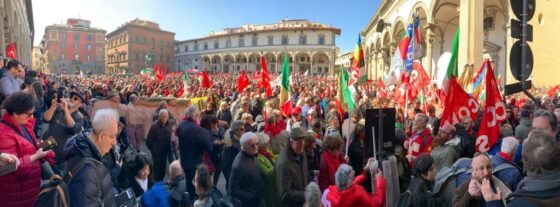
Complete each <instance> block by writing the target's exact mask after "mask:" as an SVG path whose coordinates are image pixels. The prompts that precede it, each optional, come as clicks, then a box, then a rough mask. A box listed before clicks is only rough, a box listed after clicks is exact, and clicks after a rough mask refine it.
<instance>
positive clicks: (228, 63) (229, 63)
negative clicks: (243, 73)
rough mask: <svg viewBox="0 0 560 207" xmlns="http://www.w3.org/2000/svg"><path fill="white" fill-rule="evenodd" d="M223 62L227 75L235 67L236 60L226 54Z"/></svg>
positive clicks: (229, 54) (231, 55)
mask: <svg viewBox="0 0 560 207" xmlns="http://www.w3.org/2000/svg"><path fill="white" fill-rule="evenodd" d="M223 60H224V61H223V63H224V64H223V65H224V68H223V69H222V71H223V72H225V73H227V72H229V71H232V69H233V65H234V64H235V58H234V57H233V54H231V53H227V54H225V55H224V57H223Z"/></svg>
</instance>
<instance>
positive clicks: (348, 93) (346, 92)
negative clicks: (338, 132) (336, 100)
mask: <svg viewBox="0 0 560 207" xmlns="http://www.w3.org/2000/svg"><path fill="white" fill-rule="evenodd" d="M341 70H342V83H341V84H342V87H343V88H342V91H343V94H342V95H343V99H344V104H347V105H348V111H352V109H354V100H353V98H352V94H353V92H352V90H351V87H348V79H349V78H350V77H349V75H348V69H343V68H341ZM352 88H353V87H352Z"/></svg>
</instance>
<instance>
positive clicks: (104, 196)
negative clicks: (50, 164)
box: [64, 133, 115, 207]
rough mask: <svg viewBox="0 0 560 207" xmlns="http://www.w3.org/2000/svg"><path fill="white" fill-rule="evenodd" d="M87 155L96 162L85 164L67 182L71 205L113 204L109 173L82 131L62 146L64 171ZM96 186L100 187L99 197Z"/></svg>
mask: <svg viewBox="0 0 560 207" xmlns="http://www.w3.org/2000/svg"><path fill="white" fill-rule="evenodd" d="M88 157H89V158H93V159H94V160H96V161H98V162H95V163H94V164H93V165H92V164H85V166H84V167H83V168H82V169H81V170H79V171H78V172H76V173H75V174H74V177H73V179H72V182H70V183H69V184H68V192H70V200H71V204H72V205H71V206H83V207H87V206H100V204H99V203H98V202H102V203H103V204H104V206H114V205H115V195H114V194H113V191H112V189H113V182H111V174H110V173H109V170H107V168H106V167H105V165H103V163H101V160H102V157H101V154H100V153H99V151H98V150H97V147H96V146H95V145H94V144H93V143H92V142H91V140H90V139H89V138H88V136H87V135H86V134H84V133H78V134H76V135H75V136H73V137H72V138H70V139H69V140H68V142H66V145H65V146H64V158H65V159H66V161H67V166H66V171H69V170H70V169H72V168H73V167H74V166H75V165H76V164H78V163H79V162H80V161H81V160H83V159H85V158H88ZM96 169H97V170H96ZM96 171H97V172H99V174H98V173H97V172H96ZM98 188H101V197H100V198H98Z"/></svg>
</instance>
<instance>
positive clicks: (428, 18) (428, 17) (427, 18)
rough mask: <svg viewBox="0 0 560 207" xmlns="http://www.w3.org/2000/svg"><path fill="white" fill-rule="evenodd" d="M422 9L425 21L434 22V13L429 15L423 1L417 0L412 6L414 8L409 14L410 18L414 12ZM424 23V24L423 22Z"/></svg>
mask: <svg viewBox="0 0 560 207" xmlns="http://www.w3.org/2000/svg"><path fill="white" fill-rule="evenodd" d="M420 11H422V12H423V13H424V17H425V19H424V21H425V22H427V23H433V20H432V15H428V11H430V10H428V8H427V7H426V4H425V3H424V2H423V1H417V2H416V3H415V4H414V6H412V9H411V10H410V14H409V15H408V19H412V15H413V14H414V12H419V13H420ZM422 20H423V19H422V15H420V22H421V23H424V22H422ZM421 25H422V24H421Z"/></svg>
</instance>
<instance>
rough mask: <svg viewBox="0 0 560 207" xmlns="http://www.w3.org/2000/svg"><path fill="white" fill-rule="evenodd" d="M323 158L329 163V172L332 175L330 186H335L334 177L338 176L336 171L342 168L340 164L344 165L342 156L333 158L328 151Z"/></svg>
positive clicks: (324, 152)
mask: <svg viewBox="0 0 560 207" xmlns="http://www.w3.org/2000/svg"><path fill="white" fill-rule="evenodd" d="M322 156H323V158H324V159H325V161H326V162H327V171H328V174H329V175H330V177H329V184H334V183H335V182H334V175H335V174H336V170H337V169H338V167H339V166H340V164H342V163H344V161H342V158H341V157H340V156H337V157H335V156H332V155H331V153H329V152H328V151H327V150H325V151H323V155H322Z"/></svg>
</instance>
